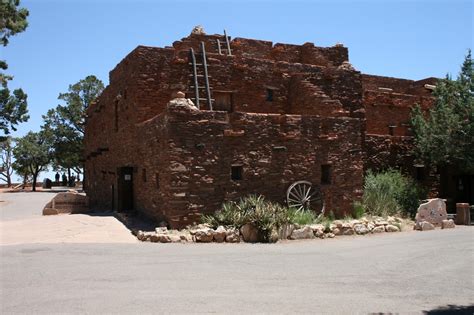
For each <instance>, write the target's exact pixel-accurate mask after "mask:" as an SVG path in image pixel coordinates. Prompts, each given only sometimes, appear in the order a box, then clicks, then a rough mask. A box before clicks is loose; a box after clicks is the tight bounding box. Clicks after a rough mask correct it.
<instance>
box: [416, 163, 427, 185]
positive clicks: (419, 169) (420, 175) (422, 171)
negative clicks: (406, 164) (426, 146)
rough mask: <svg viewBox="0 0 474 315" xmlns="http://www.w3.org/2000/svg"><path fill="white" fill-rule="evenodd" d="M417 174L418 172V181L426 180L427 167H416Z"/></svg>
mask: <svg viewBox="0 0 474 315" xmlns="http://www.w3.org/2000/svg"><path fill="white" fill-rule="evenodd" d="M415 172H416V174H415V175H416V180H417V181H420V182H421V181H424V180H425V167H424V166H421V165H416V166H415Z"/></svg>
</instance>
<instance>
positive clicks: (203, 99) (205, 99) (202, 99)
mask: <svg viewBox="0 0 474 315" xmlns="http://www.w3.org/2000/svg"><path fill="white" fill-rule="evenodd" d="M188 98H189V99H191V100H195V99H196V98H195V97H188ZM199 100H200V101H207V98H205V97H204V98H202V97H200V98H199ZM211 101H215V99H213V98H211Z"/></svg>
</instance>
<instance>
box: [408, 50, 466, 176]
mask: <svg viewBox="0 0 474 315" xmlns="http://www.w3.org/2000/svg"><path fill="white" fill-rule="evenodd" d="M433 95H434V97H435V103H434V106H433V107H432V108H431V109H430V110H429V111H428V112H427V113H424V112H423V111H422V110H421V108H420V107H419V106H416V107H415V108H414V109H413V111H412V117H411V124H412V130H413V133H414V139H415V153H416V155H417V156H418V157H419V158H420V159H422V160H423V161H425V163H427V164H429V165H436V166H440V167H447V166H450V167H455V168H457V169H459V170H461V171H466V172H472V171H474V149H473V148H474V68H473V62H472V58H471V51H470V50H469V52H468V54H467V56H466V58H465V59H464V62H463V65H462V67H461V72H460V74H459V75H458V77H457V79H456V80H453V79H452V78H451V77H450V76H449V75H448V76H446V78H445V79H442V80H439V81H438V83H437V85H436V89H435V90H434V92H433Z"/></svg>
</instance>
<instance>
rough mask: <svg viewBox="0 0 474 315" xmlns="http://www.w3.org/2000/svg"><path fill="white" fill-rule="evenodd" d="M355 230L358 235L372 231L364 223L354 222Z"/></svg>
mask: <svg viewBox="0 0 474 315" xmlns="http://www.w3.org/2000/svg"><path fill="white" fill-rule="evenodd" d="M354 232H355V233H356V234H357V235H365V234H367V233H369V232H370V231H369V229H368V228H367V227H366V226H365V225H364V224H354Z"/></svg>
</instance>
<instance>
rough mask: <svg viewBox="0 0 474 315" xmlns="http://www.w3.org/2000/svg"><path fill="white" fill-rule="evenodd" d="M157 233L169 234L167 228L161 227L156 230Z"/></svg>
mask: <svg viewBox="0 0 474 315" xmlns="http://www.w3.org/2000/svg"><path fill="white" fill-rule="evenodd" d="M155 231H156V233H158V234H164V233H167V232H168V228H167V227H166V226H160V227H157V228H156V229H155Z"/></svg>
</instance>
